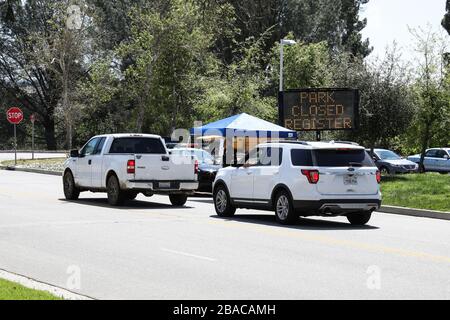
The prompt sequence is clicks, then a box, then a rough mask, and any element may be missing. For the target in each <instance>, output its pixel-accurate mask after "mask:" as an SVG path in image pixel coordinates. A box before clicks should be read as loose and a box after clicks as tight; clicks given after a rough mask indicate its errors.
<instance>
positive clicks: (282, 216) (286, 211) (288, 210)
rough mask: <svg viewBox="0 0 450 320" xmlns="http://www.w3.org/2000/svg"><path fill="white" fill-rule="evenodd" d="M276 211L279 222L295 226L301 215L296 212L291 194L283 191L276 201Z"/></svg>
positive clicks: (278, 194)
mask: <svg viewBox="0 0 450 320" xmlns="http://www.w3.org/2000/svg"><path fill="white" fill-rule="evenodd" d="M274 210H275V217H276V219H277V221H278V222H279V223H281V224H286V225H289V224H293V223H295V222H297V220H298V218H299V214H297V213H296V212H295V210H294V206H293V204H292V199H291V196H290V195H289V193H288V192H287V191H285V190H281V191H280V192H278V193H277V195H276V196H275V199H274Z"/></svg>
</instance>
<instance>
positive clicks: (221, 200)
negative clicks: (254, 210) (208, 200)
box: [214, 186, 236, 217]
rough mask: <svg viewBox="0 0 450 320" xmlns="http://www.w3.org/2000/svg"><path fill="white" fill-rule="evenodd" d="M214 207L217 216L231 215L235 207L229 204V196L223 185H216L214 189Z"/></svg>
mask: <svg viewBox="0 0 450 320" xmlns="http://www.w3.org/2000/svg"><path fill="white" fill-rule="evenodd" d="M214 207H215V208H216V213H217V215H218V216H219V217H232V216H234V214H235V212H236V208H235V207H234V206H233V205H232V204H231V199H230V196H229V195H228V192H227V190H226V189H225V187H224V186H218V187H217V188H216V190H214Z"/></svg>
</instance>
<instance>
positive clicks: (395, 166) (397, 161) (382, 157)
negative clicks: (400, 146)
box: [367, 149, 419, 175]
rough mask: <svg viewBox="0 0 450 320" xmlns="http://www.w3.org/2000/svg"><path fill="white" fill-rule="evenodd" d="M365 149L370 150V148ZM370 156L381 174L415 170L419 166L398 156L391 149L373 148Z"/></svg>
mask: <svg viewBox="0 0 450 320" xmlns="http://www.w3.org/2000/svg"><path fill="white" fill-rule="evenodd" d="M367 151H368V152H370V150H367ZM372 156H373V160H374V161H375V164H376V166H377V167H378V169H380V171H381V174H383V175H388V174H397V173H411V172H417V171H418V169H419V166H418V165H417V164H416V163H414V162H412V161H409V160H407V159H404V158H402V157H400V156H399V155H398V154H396V153H395V152H394V151H391V150H387V149H374V150H373V155H372Z"/></svg>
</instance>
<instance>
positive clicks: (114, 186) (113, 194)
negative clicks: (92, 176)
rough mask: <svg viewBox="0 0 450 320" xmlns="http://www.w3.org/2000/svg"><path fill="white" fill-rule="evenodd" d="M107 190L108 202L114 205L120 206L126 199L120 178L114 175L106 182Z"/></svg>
mask: <svg viewBox="0 0 450 320" xmlns="http://www.w3.org/2000/svg"><path fill="white" fill-rule="evenodd" d="M106 191H107V194H108V203H109V204H110V205H112V206H120V205H122V204H123V203H124V201H125V196H126V194H125V193H124V192H123V191H122V190H120V184H119V180H118V179H117V177H116V176H114V175H112V176H110V177H109V178H108V181H107V183H106Z"/></svg>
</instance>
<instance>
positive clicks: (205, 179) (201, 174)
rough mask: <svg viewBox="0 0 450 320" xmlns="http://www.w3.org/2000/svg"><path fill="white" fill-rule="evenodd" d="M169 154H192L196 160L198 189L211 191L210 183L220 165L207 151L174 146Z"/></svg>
mask: <svg viewBox="0 0 450 320" xmlns="http://www.w3.org/2000/svg"><path fill="white" fill-rule="evenodd" d="M171 154H174V155H176V154H179V155H184V156H194V157H195V159H197V160H198V191H202V192H212V184H213V182H214V179H215V178H216V174H217V171H218V170H219V169H220V168H222V166H221V165H219V164H217V163H216V162H215V160H214V157H213V156H212V155H211V154H210V153H209V152H207V151H205V150H203V149H196V148H175V149H172V150H171Z"/></svg>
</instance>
